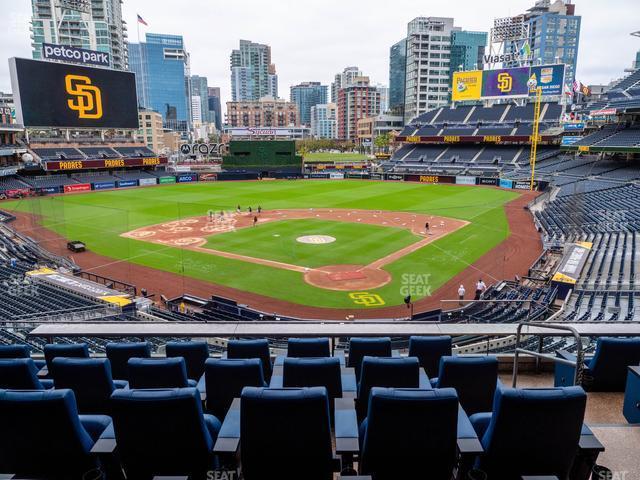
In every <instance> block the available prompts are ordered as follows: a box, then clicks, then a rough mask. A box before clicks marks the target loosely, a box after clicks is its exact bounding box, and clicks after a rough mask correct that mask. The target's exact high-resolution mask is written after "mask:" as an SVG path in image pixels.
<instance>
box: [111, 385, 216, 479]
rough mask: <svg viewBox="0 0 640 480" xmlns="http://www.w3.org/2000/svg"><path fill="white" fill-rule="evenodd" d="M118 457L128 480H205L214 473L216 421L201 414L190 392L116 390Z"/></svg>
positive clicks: (194, 394) (197, 400)
mask: <svg viewBox="0 0 640 480" xmlns="http://www.w3.org/2000/svg"><path fill="white" fill-rule="evenodd" d="M111 402H112V411H113V414H112V415H113V424H114V429H115V438H116V443H117V448H118V451H119V452H120V458H121V459H122V464H123V467H124V471H125V473H126V474H127V478H132V479H135V480H151V479H152V478H153V477H154V475H162V476H189V478H190V479H192V480H205V479H207V478H211V477H207V474H208V472H211V471H212V470H214V469H215V468H216V467H217V463H216V459H215V457H214V455H213V446H214V443H215V441H216V438H217V436H218V432H219V430H220V421H219V420H218V419H217V418H216V417H214V416H213V415H206V414H203V413H202V402H201V401H200V394H199V393H198V391H197V390H196V389H195V388H177V389H166V390H116V391H115V392H114V393H113V395H112V397H111Z"/></svg>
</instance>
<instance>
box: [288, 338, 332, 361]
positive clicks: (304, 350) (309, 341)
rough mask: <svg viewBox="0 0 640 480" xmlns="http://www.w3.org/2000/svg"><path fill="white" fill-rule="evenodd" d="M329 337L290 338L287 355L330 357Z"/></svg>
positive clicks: (296, 356) (295, 356)
mask: <svg viewBox="0 0 640 480" xmlns="http://www.w3.org/2000/svg"><path fill="white" fill-rule="evenodd" d="M330 356H331V345H330V343H329V339H328V338H290V339H289V340H288V341H287V357H294V358H304V357H330Z"/></svg>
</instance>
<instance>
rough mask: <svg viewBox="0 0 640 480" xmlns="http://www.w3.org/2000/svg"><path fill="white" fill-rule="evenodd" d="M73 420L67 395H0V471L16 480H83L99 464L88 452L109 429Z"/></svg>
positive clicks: (102, 421)
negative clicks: (14, 477) (0, 453)
mask: <svg viewBox="0 0 640 480" xmlns="http://www.w3.org/2000/svg"><path fill="white" fill-rule="evenodd" d="M110 424H111V419H110V418H109V417H107V416H104V415H80V416H79V415H78V410H77V408H76V402H75V398H74V395H73V392H72V391H71V390H66V389H63V390H44V391H41V392H17V391H9V390H0V425H1V426H2V427H1V428H2V435H0V452H2V455H0V471H1V472H3V473H12V474H15V475H17V476H18V478H47V479H65V480H84V479H86V478H95V477H87V476H85V474H87V473H89V472H92V471H96V470H97V469H98V468H99V463H98V462H97V460H96V458H95V457H94V456H93V455H91V453H90V451H91V448H92V447H93V446H94V444H95V442H96V441H97V440H98V438H99V437H100V435H101V434H102V433H103V432H104V431H105V430H106V429H107V428H108V427H109V426H110Z"/></svg>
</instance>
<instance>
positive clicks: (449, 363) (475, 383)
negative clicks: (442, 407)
mask: <svg viewBox="0 0 640 480" xmlns="http://www.w3.org/2000/svg"><path fill="white" fill-rule="evenodd" d="M432 384H433V386H434V387H436V388H455V389H456V392H457V393H458V400H459V401H460V405H462V408H464V410H465V412H467V414H469V415H473V414H474V413H478V412H490V411H491V408H492V406H493V399H494V396H495V391H496V387H497V385H498V359H497V358H495V357H443V358H442V359H441V360H440V373H439V374H438V378H434V379H432Z"/></svg>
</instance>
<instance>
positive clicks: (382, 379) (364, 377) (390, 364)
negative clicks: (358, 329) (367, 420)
mask: <svg viewBox="0 0 640 480" xmlns="http://www.w3.org/2000/svg"><path fill="white" fill-rule="evenodd" d="M419 386H420V363H419V362H418V359H417V358H415V357H404V358H401V357H397V358H376V357H364V358H363V359H362V374H361V377H360V384H359V385H358V399H357V401H356V410H357V412H358V417H359V418H360V419H363V418H364V417H366V416H367V407H368V405H369V394H370V392H371V389H372V388H373V387H394V388H418V387H419Z"/></svg>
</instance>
